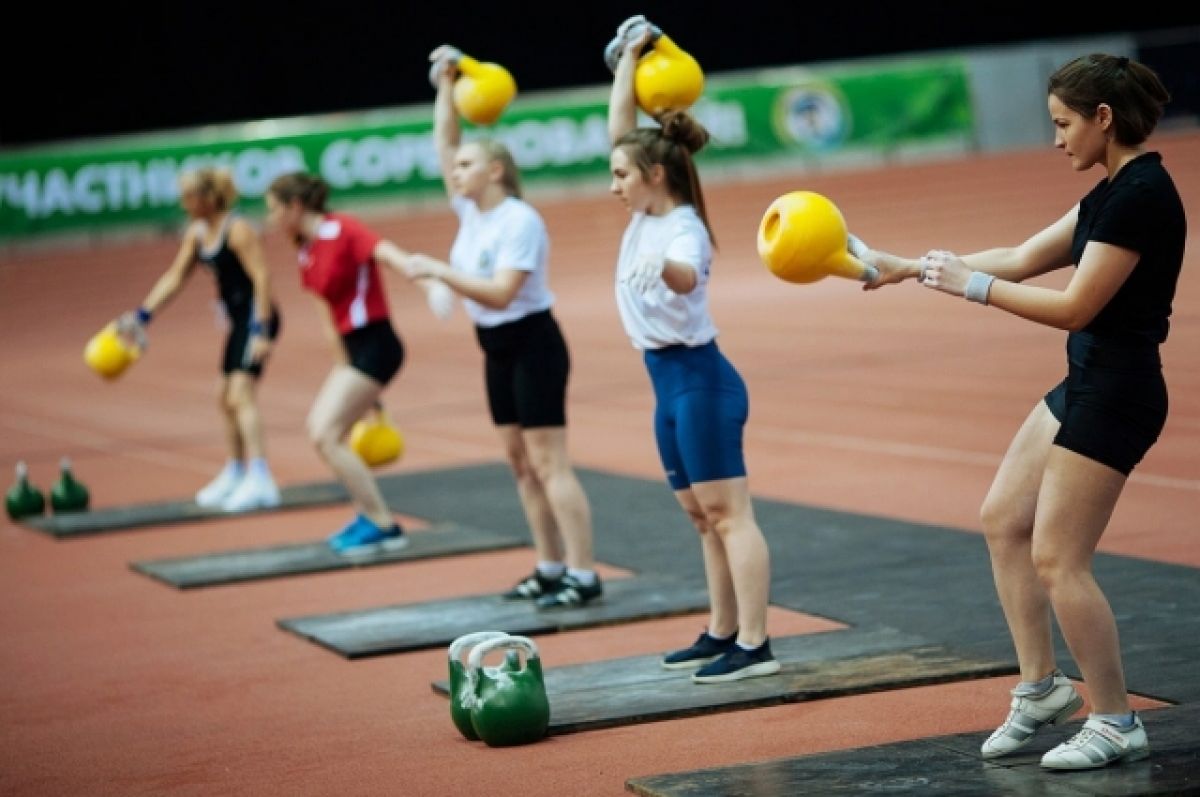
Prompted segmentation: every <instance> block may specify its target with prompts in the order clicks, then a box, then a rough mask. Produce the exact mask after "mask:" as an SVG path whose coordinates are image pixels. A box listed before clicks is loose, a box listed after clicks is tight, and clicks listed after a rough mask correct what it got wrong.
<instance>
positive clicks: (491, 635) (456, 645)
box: [449, 631, 508, 661]
mask: <svg viewBox="0 0 1200 797" xmlns="http://www.w3.org/2000/svg"><path fill="white" fill-rule="evenodd" d="M507 636H508V634H507V633H505V632H504V631H473V632H472V633H470V634H463V635H462V636H460V637H459V638H458V639H456V640H454V641H453V642H451V643H450V651H449V652H450V660H451V661H458V658H459V656H460V655H462V651H463V648H468V647H471V646H473V645H478V644H479V643H480V642H483V641H484V640H485V639H502V638H505V637H507Z"/></svg>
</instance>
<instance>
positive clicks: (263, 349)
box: [250, 334, 271, 363]
mask: <svg viewBox="0 0 1200 797" xmlns="http://www.w3.org/2000/svg"><path fill="white" fill-rule="evenodd" d="M270 352H271V339H270V338H268V337H267V336H266V335H261V334H259V335H251V336H250V362H252V363H261V362H262V361H263V360H265V359H266V357H267V355H268V354H270Z"/></svg>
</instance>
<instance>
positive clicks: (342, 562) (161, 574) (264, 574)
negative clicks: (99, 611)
mask: <svg viewBox="0 0 1200 797" xmlns="http://www.w3.org/2000/svg"><path fill="white" fill-rule="evenodd" d="M408 538H409V543H408V547H406V548H404V549H402V550H399V551H380V552H378V553H372V554H367V555H356V556H340V555H338V554H336V553H334V552H333V551H331V550H329V546H328V545H327V544H326V543H325V541H324V540H322V541H319V542H311V543H304V544H299V545H280V546H275V547H271V548H251V549H246V550H240V551H224V552H221V553H210V554H203V555H201V556H188V557H180V558H174V559H155V560H151V561H144V562H133V563H131V564H130V565H129V566H130V567H131V568H133V569H134V570H136V571H137V572H139V573H144V574H145V575H148V576H150V577H151V578H155V579H158V580H159V581H162V582H165V583H167V584H170V585H171V586H173V587H178V588H179V589H191V588H193V587H209V586H215V585H218V584H232V583H236V582H240V581H255V580H259V579H264V578H278V577H281V576H293V575H299V574H302V573H320V572H324V571H327V570H344V569H346V568H351V567H369V566H371V565H381V564H387V563H389V562H404V561H408V560H412V559H430V558H433V557H437V556H450V555H453V554H460V553H473V552H476V551H495V550H500V549H504V548H516V547H519V546H522V545H527V544H528V540H527V539H522V538H519V537H516V536H513V535H504V534H497V533H496V532H493V531H481V530H479V529H471V528H466V527H463V526H458V525H456V524H453V523H437V524H434V525H432V526H430V527H429V528H428V529H426V530H423V531H418V532H415V533H412V534H409V535H408Z"/></svg>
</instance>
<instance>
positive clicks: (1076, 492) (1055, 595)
mask: <svg viewBox="0 0 1200 797" xmlns="http://www.w3.org/2000/svg"><path fill="white" fill-rule="evenodd" d="M1124 486H1125V476H1124V475H1123V474H1122V473H1120V472H1118V471H1115V470H1113V469H1112V468H1109V467H1108V466H1106V465H1101V464H1100V463H1099V462H1096V461H1095V460H1091V459H1088V458H1087V457H1084V456H1081V455H1080V454H1076V453H1075V452H1073V451H1068V450H1066V449H1064V448H1059V447H1057V446H1055V447H1054V448H1053V450H1052V451H1051V452H1050V457H1049V460H1048V462H1047V464H1046V474H1045V478H1044V479H1043V481H1042V489H1041V493H1040V494H1039V498H1038V507H1037V517H1036V519H1035V521H1034V528H1033V565H1034V567H1035V568H1036V569H1037V575H1038V577H1039V578H1040V579H1041V582H1042V584H1043V585H1045V588H1046V591H1047V593H1048V594H1049V596H1050V602H1051V605H1053V607H1054V616H1055V617H1057V618H1058V624H1059V627H1060V628H1061V629H1062V633H1063V638H1064V639H1065V640H1066V642H1067V646H1068V647H1069V648H1070V649H1071V655H1072V656H1074V657H1075V661H1076V663H1077V664H1078V665H1079V669H1080V670H1081V671H1082V672H1083V679H1084V681H1085V682H1086V683H1087V685H1088V693H1089V695H1090V697H1091V700H1092V709H1093V711H1094V712H1096V713H1099V714H1123V713H1126V712H1128V711H1129V697H1128V695H1127V694H1126V692H1125V675H1124V671H1123V670H1122V668H1121V648H1120V642H1119V640H1118V636H1117V624H1116V621H1115V620H1114V618H1113V613H1112V608H1111V607H1110V606H1109V604H1108V600H1107V599H1105V597H1104V593H1102V592H1101V591H1100V587H1099V585H1098V584H1096V579H1095V577H1094V576H1093V575H1092V558H1093V556H1094V555H1095V553H1096V546H1097V545H1098V544H1099V542H1100V537H1101V535H1102V534H1103V533H1104V529H1105V528H1106V527H1107V526H1108V521H1109V519H1110V518H1111V517H1112V512H1113V508H1114V507H1115V506H1116V503H1117V499H1118V498H1119V497H1120V495H1121V490H1122V489H1123V488H1124Z"/></svg>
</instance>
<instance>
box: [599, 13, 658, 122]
mask: <svg viewBox="0 0 1200 797" xmlns="http://www.w3.org/2000/svg"><path fill="white" fill-rule="evenodd" d="M652 36H653V33H652V31H651V30H650V29H649V28H646V29H645V30H644V31H643V32H642V35H640V36H638V37H637V38H636V39H633V40H631V41H629V42H627V43H625V45H624V46H622V47H621V49H620V57H619V59H618V61H617V68H616V69H615V70H614V71H613V84H612V94H611V95H610V96H609V99H608V140H609V143H611V144H614V145H615V144H616V143H617V141H618V140H619V139H620V138H621V136H623V135H625V134H626V133H628V132H629V131H630V130H633V129H634V128H635V127H637V97H636V96H635V94H634V90H633V76H634V72H635V71H636V69H637V60H638V58H639V57H640V56H641V54H642V48H644V47H645V46H646V44H647V43H648V42H649V41H650V39H651V38H652Z"/></svg>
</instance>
